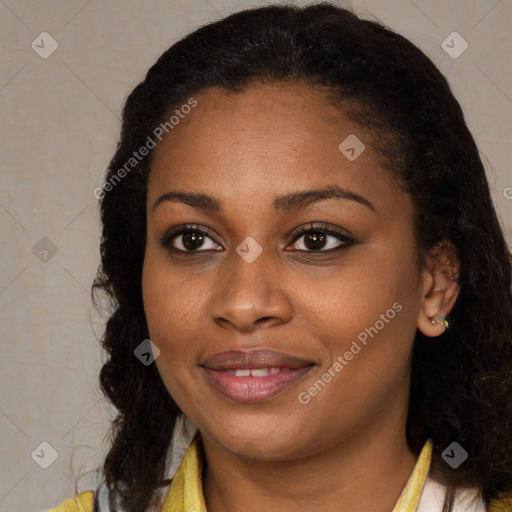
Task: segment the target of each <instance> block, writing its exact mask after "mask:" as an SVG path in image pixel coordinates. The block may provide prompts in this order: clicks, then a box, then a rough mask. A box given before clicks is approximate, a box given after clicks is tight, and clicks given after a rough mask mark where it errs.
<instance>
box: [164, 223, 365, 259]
mask: <svg viewBox="0 0 512 512" xmlns="http://www.w3.org/2000/svg"><path fill="white" fill-rule="evenodd" d="M293 236H294V238H293V240H294V241H295V242H294V243H293V244H292V245H293V246H295V247H293V246H292V250H295V251H301V252H307V253H313V254H320V253H325V252H330V251H335V250H341V249H346V248H348V247H350V246H352V245H354V243H355V240H354V239H352V238H350V237H349V236H347V235H345V234H343V233H342V232H341V231H337V230H334V229H332V228H331V227H329V225H327V224H316V225H315V224H313V223H311V224H309V226H304V227H302V228H299V229H298V230H297V231H296V232H295V233H294V235H293ZM213 238H215V237H214V235H213V233H211V232H210V230H209V229H207V228H203V227H200V226H197V225H190V224H189V225H184V226H180V227H178V228H176V229H173V230H171V231H169V232H168V233H166V234H165V235H164V236H163V237H162V238H161V239H160V241H159V243H160V245H161V246H162V247H165V248H167V249H169V250H171V251H174V252H182V253H194V252H195V253H199V252H207V251H212V250H213V251H221V250H222V246H221V245H220V244H217V243H216V242H215V241H214V240H213ZM301 238H303V239H304V241H302V242H301V243H298V242H297V240H300V239H301ZM329 239H331V240H329ZM297 245H298V247H297Z"/></svg>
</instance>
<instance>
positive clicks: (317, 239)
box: [292, 226, 355, 253]
mask: <svg viewBox="0 0 512 512" xmlns="http://www.w3.org/2000/svg"><path fill="white" fill-rule="evenodd" d="M301 239H303V240H302V241H300V240H301ZM294 240H295V241H294V243H293V246H292V249H294V250H296V251H303V252H312V253H315V252H317V253H323V252H329V251H331V250H336V249H345V248H348V247H350V246H351V245H354V243H355V241H354V240H353V239H352V238H350V237H348V236H346V235H344V234H343V233H341V232H339V231H335V230H333V229H332V228H329V227H327V226H317V227H315V226H313V227H308V228H303V229H302V230H300V231H299V232H298V233H296V235H295V238H294ZM299 241H300V242H299Z"/></svg>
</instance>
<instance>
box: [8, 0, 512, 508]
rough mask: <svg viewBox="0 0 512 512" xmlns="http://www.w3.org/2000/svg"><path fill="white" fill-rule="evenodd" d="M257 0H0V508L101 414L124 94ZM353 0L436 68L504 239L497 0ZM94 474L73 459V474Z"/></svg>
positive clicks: (86, 449)
mask: <svg viewBox="0 0 512 512" xmlns="http://www.w3.org/2000/svg"><path fill="white" fill-rule="evenodd" d="M263 4H264V2H254V1H253V2H249V1H243V0H152V1H146V2H143V1H142V0H90V1H87V0H46V1H42V0H39V1H36V0H0V51H1V61H0V62H1V64H0V111H1V120H0V133H1V137H0V155H1V156H0V158H1V166H0V169H1V171H0V184H1V186H0V227H1V229H2V245H1V246H2V249H1V259H0V304H1V318H0V322H1V326H2V356H1V358H0V375H1V382H0V439H1V455H0V475H1V477H0V512H7V511H9V512H11V511H15V510H16V511H18V510H24V511H25V510H27V511H29V510H30V511H32V510H33V511H41V510H43V509H45V508H47V507H49V506H54V505H56V504H57V503H60V502H61V501H62V500H63V499H64V498H65V497H71V496H73V494H74V482H75V480H76V479H77V477H78V475H83V474H84V472H86V471H88V470H91V469H94V468H95V467H97V466H98V465H99V464H100V462H101V459H102V457H103V455H104V450H105V445H104V441H103V436H104V434H105V432H106V429H107V427H108V424H109V421H108V419H109V413H108V408H107V407H106V405H105V403H104V401H103V400H102V398H101V395H100V393H99V391H98V386H97V374H98V371H99V368H100V365H101V358H102V354H101V353H100V350H99V345H98V342H97V340H96V337H98V336H100V334H101V332H102V325H103V322H104V318H103V319H102V318H101V317H100V316H99V315H97V314H96V313H95V312H94V310H93V308H92V306H91V303H90V298H89V289H90V285H91V282H92V279H93V277H94V275H95V272H96V268H97V266H98V264H99V258H98V245H99V222H98V213H97V200H96V199H95V197H94V196H93V189H94V188H95V187H98V186H100V185H101V183H102V177H103V173H104V169H105V166H106V165H107V163H108V161H109V159H110V157H111V156H112V154H113V151H114V148H115V144H116V142H117V137H118V134H119V127H120V122H119V115H120V111H121V105H122V103H123V101H124V99H125V97H126V95H127V94H128V93H129V92H130V90H131V89H132V88H133V87H134V86H135V85H136V84H137V83H138V82H139V81H140V80H141V79H142V78H143V75H144V73H145V71H146V70H147V68H148V67H149V66H150V65H151V64H152V63H153V62H154V61H155V59H156V58H157V57H158V56H159V55H160V53H161V52H163V51H164V50H165V49H166V48H168V46H170V45H171V44H172V43H173V42H175V41H176V40H177V39H178V38H180V37H182V36H184V35H185V34H187V33H188V32H190V31H191V30H193V29H194V28H195V27H197V26H199V25H201V24H204V23H206V22H208V21H211V20H214V19H218V18H219V17H221V16H224V15H227V14H229V13H231V12H234V11H237V10H240V9H242V8H244V7H249V6H256V5H263ZM353 5H354V7H355V8H356V10H357V11H358V12H360V13H368V14H369V15H374V16H376V17H377V18H379V19H381V20H382V21H383V22H384V23H386V24H387V25H389V26H390V27H392V28H394V29H395V30H397V31H398V32H400V33H402V34H403V35H405V36H407V37H409V38H410V39H411V40H412V41H413V42H415V43H416V44H417V45H419V46H420V48H422V49H423V50H424V51H425V52H426V53H427V54H428V55H429V56H430V57H431V58H432V59H433V61H434V62H435V63H436V64H437V65H438V66H439V67H440V68H441V70H442V71H443V72H444V73H445V75H446V76H447V77H448V79H449V81H450V83H451V84H452V86H453V88H454V91H455V94H456V96H457V97H458V98H459V100H460V102H461V103H462V105H463V108H464V111H465V113H466V116H467V120H468V122H469V125H470V128H471V129H472V131H473V133H474V135H475V137H476V139H477V142H478V144H479V148H480V151H481V152H482V154H483V156H484V158H485V159H486V160H487V161H488V165H487V167H488V171H489V179H490V183H491V187H492V190H493V194H494V198H495V202H496V205H497V208H498V209H499V212H500V215H501V218H502V219H503V224H504V227H505V230H506V233H507V239H508V240H509V241H510V240H512V188H510V189H509V188H508V187H512V174H511V171H510V164H509V162H510V161H511V156H512V148H511V133H512V70H511V66H510V55H511V54H512V31H510V24H511V22H512V3H511V0H452V1H447V0H414V1H413V0H387V1H385V0H354V1H353ZM45 31H46V32H48V33H49V34H51V36H52V37H53V38H54V39H55V40H56V41H57V43H58V48H57V50H56V51H55V52H54V53H53V54H52V55H50V56H49V57H48V58H46V59H43V58H42V57H40V56H39V54H38V53H36V51H34V50H33V49H32V47H31V43H32V41H34V40H35V42H36V43H38V44H39V45H40V46H42V45H41V43H40V40H41V38H38V36H39V34H41V33H42V32H45ZM453 31H457V32H459V33H460V34H461V35H462V36H463V37H464V39H465V40H466V41H467V42H468V44H469V47H468V49H467V50H466V51H465V52H464V53H463V54H462V55H461V56H460V57H458V58H456V59H454V58H452V57H450V56H449V55H448V54H447V53H446V52H445V51H444V50H443V48H442V47H441V43H442V41H443V40H444V39H445V38H446V37H447V36H448V35H449V34H451V33H452V32H453ZM44 37H47V36H44ZM45 41H46V42H45V45H44V46H45V48H44V51H48V49H49V48H50V45H49V39H45ZM39 51H43V48H40V49H39ZM507 196H508V197H509V198H510V199H507ZM43 237H46V238H48V239H49V240H50V241H51V243H52V244H53V245H54V246H55V247H56V248H57V252H56V254H54V255H52V251H51V247H53V246H50V245H49V243H48V242H45V241H43V242H39V241H40V240H41V239H42V238H43ZM38 242H39V245H38V246H37V247H38V248H39V249H38V250H39V251H40V252H39V253H38V254H34V252H33V247H34V246H35V245H36V244H37V243H38ZM45 244H46V245H45ZM49 248H50V249H49ZM45 249H46V250H50V252H48V253H44V252H41V251H44V250H45ZM35 252H36V253H37V251H35ZM41 258H42V259H43V260H44V259H45V258H46V259H47V261H46V262H45V261H41ZM42 442H47V443H49V444H50V445H51V447H53V449H54V450H55V451H56V453H57V454H58V457H57V459H56V460H55V461H54V462H53V464H51V465H50V466H49V467H48V468H47V469H43V468H41V467H40V466H39V465H38V463H36V460H37V461H38V462H39V463H44V462H46V463H48V462H51V457H52V453H53V452H52V449H51V448H48V446H46V445H43V447H39V445H40V443H42ZM38 447H39V448H38ZM34 450H36V451H35V452H34ZM32 452H34V458H32V456H31V453H32ZM94 482H95V475H94V473H88V474H85V476H84V477H83V478H82V479H81V480H80V481H79V482H78V488H79V490H84V489H87V488H90V487H91V486H92V485H93V484H94Z"/></svg>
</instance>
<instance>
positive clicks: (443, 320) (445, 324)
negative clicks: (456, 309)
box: [431, 317, 450, 329]
mask: <svg viewBox="0 0 512 512" xmlns="http://www.w3.org/2000/svg"><path fill="white" fill-rule="evenodd" d="M441 318H442V322H438V321H437V320H434V319H433V318H432V319H431V322H432V325H442V326H443V327H444V328H445V329H448V327H449V325H450V323H449V322H448V320H446V318H444V317H441Z"/></svg>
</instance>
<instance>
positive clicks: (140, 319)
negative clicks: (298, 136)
mask: <svg viewBox="0 0 512 512" xmlns="http://www.w3.org/2000/svg"><path fill="white" fill-rule="evenodd" d="M258 82H260V83H261V82H294V83H304V84H307V85H309V86H312V87H316V88H318V89H319V90H322V91H324V92H325V97H326V101H329V102H331V103H332V104H333V105H337V106H338V107H339V108H340V109H342V110H343V111H344V112H345V114H346V115H348V117H350V119H352V120H354V121H357V122H358V123H359V124H360V125H361V126H363V127H365V128H366V129H368V130H371V131H372V133H374V134H375V135H377V139H378V141H379V143H378V145H379V147H378V148H377V149H378V150H379V151H380V152H381V154H382V156H383V158H384V160H385V162H387V169H388V171H389V173H390V175H391V176H392V177H394V178H395V179H396V180H397V183H399V185H400V187H401V188H402V190H403V191H404V192H405V193H407V194H410V196H411V198H412V199H413V201H414V205H415V235H416V240H417V247H418V260H419V261H420V262H422V261H425V260H424V258H425V255H426V254H427V252H428V251H429V250H431V249H432V248H435V247H436V245H437V244H439V243H440V242H442V241H449V242H451V244H453V246H454V247H455V248H456V251H457V254H458V257H459V259H460V263H461V268H460V275H459V277H458V282H459V284H460V285H461V291H460V295H459V298H458V300H457V302H456V304H455V307H454V309H453V311H452V313H451V315H450V328H449V329H448V330H447V331H446V332H445V333H444V334H443V335H441V336H440V337H438V338H436V339H432V338H428V339H427V338H426V337H424V336H423V335H422V334H421V333H420V332H419V331H417V334H416V339H415V341H414V357H413V368H412V379H411V395H410V407H409V415H408V419H407V442H408V444H409V446H410V448H411V450H413V451H414V453H417V454H419V451H420V449H421V447H422V446H423V444H424V442H425V441H426V440H427V439H429V438H430V439H432V440H433V443H434V451H433V460H432V464H433V466H432V467H433V470H434V471H435V472H436V475H437V476H438V478H440V479H441V480H442V481H443V482H444V483H445V484H447V485H450V486H452V487H453V486H464V485H471V486H477V487H478V488H480V489H481V491H482V494H483V497H484V499H485V501H486V503H489V502H490V501H491V500H493V499H495V498H496V497H498V496H499V495H500V494H501V493H503V492H505V491H509V490H510V484H511V482H512V449H511V448H512V297H511V258H510V252H509V249H508V247H507V244H506V241H505V239H504V236H503V232H502V228H501V226H500V223H499V220H498V218H497V216H496V213H495V210H494V207H493V201H492V198H491V194H490V190H489V185H488V182H487V179H486V175H485V169H484V167H483V164H482V161H481V159H480V156H479V153H478V149H477V147H476V144H475V141H474V139H473V137H472V135H471V133H470V132H469V130H468V127H467V126H466V123H465V120H464V116H463V112H462V110H461V107H460V105H459V103H458V102H457V100H456V99H455V98H454V96H453V94H452V92H451V90H450V87H449V85H448V83H447V80H446V79H445V78H444V76H443V75H442V74H441V73H440V72H439V70H438V69H437V68H436V67H435V65H434V64H433V63H432V62H431V61H430V60H429V58H428V57H426V56H425V54H424V53H422V52H421V51H420V50H419V49H418V48H417V47H416V46H414V45H413V44H412V43H411V42H409V41H408V40H407V39H405V38H404V37H402V36H400V35H398V34H396V33H394V32H393V31H391V30H390V29H388V28H386V27H384V26H383V25H382V24H380V23H378V22H374V21H368V20H363V19H361V18H359V17H357V16H356V15H355V14H353V13H352V12H351V11H350V10H347V9H343V8H340V7H336V6H334V5H332V4H329V3H319V4H314V5H309V6H306V7H297V6H288V5H279V6H278V5H273V6H266V7H261V8H256V9H250V10H244V11H241V12H238V13H235V14H232V15H230V16H228V17H226V18H224V19H222V20H220V21H217V22H214V23H210V24H208V25H205V26H202V27H201V28H199V29H197V30H196V31H194V32H193V33H191V34H190V35H188V36H186V37H185V38H183V39H181V40H180V41H178V42H177V43H175V44H173V45H172V47H171V48H169V49H168V50H167V51H166V52H165V53H163V54H162V55H161V56H160V58H159V59H158V60H157V62H156V63H155V64H154V65H153V66H152V67H151V68H150V69H149V71H148V73H147V75H146V77H145V79H144V81H143V82H141V83H140V84H139V85H137V86H136V87H135V89H134V90H133V92H132V93H131V94H130V95H129V97H128V98H127V100H126V103H125V105H124V109H123V120H122V130H121V137H120V141H119V144H118V146H117V150H116V152H115V155H114V157H113V158H112V160H111V162H110V165H109V168H108V170H107V173H106V178H105V184H104V187H103V189H102V191H101V201H100V208H101V219H102V225H103V232H102V240H101V265H100V267H99V269H98V274H97V276H96V278H95V280H94V283H93V285H92V294H93V300H94V303H95V304H97V297H96V294H97V292H102V294H105V293H106V296H107V297H108V301H109V306H110V309H109V314H110V317H109V319H108V322H107V324H106V330H105V333H104V336H103V338H102V346H103V348H104V349H105V351H106V353H107V359H106V362H105V364H104V366H103V367H102V369H101V374H100V382H101V387H102V390H103V392H104V393H105V395H106V396H107V398H108V399H109V400H110V401H111V402H112V404H113V405H114V406H115V407H116V409H117V411H118V414H117V417H116V419H115V421H114V422H113V425H112V430H111V447H110V450H109V452H108V454H107V456H106V460H105V463H104V467H103V476H104V479H105V481H106V483H107V485H108V487H109V488H110V489H111V496H112V497H115V498H116V499H117V500H119V503H120V504H121V506H122V507H123V510H124V511H126V512H142V511H145V510H147V509H148V508H149V507H150V505H152V504H155V502H156V501H158V500H156V498H155V496H157V495H158V493H157V492H156V491H157V490H158V489H159V488H160V487H162V486H163V485H165V484H168V483H169V482H168V481H166V480H165V472H166V457H167V456H168V454H169V451H170V450H172V446H171V433H172V430H173V427H174V425H175V421H176V418H177V415H178V414H179V412H180V411H179V409H178V407H177V405H176V404H175V403H174V401H173V399H172V397H171V396H170V395H169V393H168V391H167V389H166V388H165V386H164V384H163V382H162V380H161V378H160V375H159V373H158V371H157V368H156V365H154V364H152V365H149V366H145V365H143V364H141V362H140V361H139V360H138V359H137V358H136V357H135V356H134V350H135V348H136V347H137V346H138V345H139V344H140V343H141V342H142V341H143V340H145V339H147V338H149V334H148V327H147V323H146V319H145V315H144V308H143V300H142V291H141V280H142V266H143V259H144V251H145V243H146V188H147V179H148V174H149V172H150V167H151V155H152V152H151V151H149V154H148V155H147V156H145V157H144V158H140V159H138V160H137V162H136V165H135V164H134V162H133V161H131V164H134V165H133V166H131V167H130V166H127V165H126V163H127V162H130V159H131V158H133V155H134V151H137V150H138V149H139V148H141V147H143V146H147V145H148V140H149V139H148V137H153V138H154V135H153V134H154V131H155V129H156V128H157V127H158V126H159V125H160V124H161V123H162V122H164V121H166V120H168V119H169V118H170V116H171V115H172V113H173V112H174V111H175V109H177V108H178V107H180V105H184V104H186V103H187V102H188V101H189V100H190V98H191V97H192V95H197V94H199V93H200V92H201V91H204V90H206V89H208V88H211V87H213V86H218V87H221V88H224V89H226V90H228V91H233V92H241V91H243V90H245V89H246V88H247V87H248V86H249V85H251V83H258ZM131 164H130V165H131ZM123 166H124V170H125V172H120V170H121V169H123ZM453 441H457V442H458V443H459V444H460V445H461V446H462V447H463V448H464V449H465V450H466V451H467V452H468V454H469V457H468V459H467V460H466V461H465V462H464V463H463V464H462V465H461V466H460V467H458V468H457V469H452V468H451V467H450V466H448V465H447V464H446V463H445V462H444V460H443V458H442V456H441V454H442V452H443V450H444V449H445V448H446V447H448V446H449V445H450V444H451V443H452V442H453ZM156 504H158V503H156ZM111 506H112V508H113V509H114V505H113V503H112V505H111Z"/></svg>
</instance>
